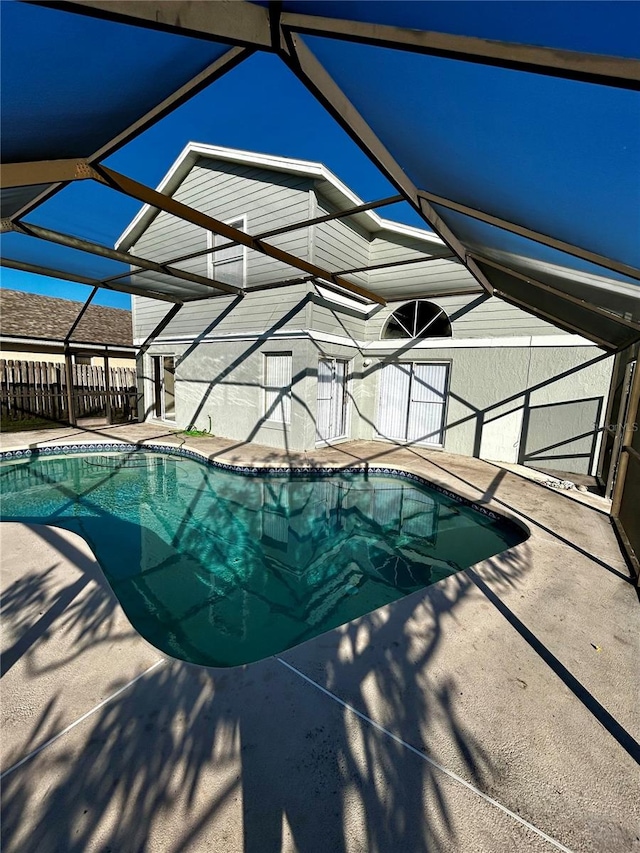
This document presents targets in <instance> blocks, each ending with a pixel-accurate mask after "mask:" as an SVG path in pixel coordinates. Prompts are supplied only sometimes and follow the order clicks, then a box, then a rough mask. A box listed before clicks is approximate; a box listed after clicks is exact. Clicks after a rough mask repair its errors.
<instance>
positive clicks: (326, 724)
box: [0, 424, 640, 853]
mask: <svg viewBox="0 0 640 853" xmlns="http://www.w3.org/2000/svg"><path fill="white" fill-rule="evenodd" d="M99 440H116V441H133V442H143V441H149V442H156V443H162V444H175V445H179V444H185V443H186V444H187V445H188V446H189V447H191V448H193V449H196V450H199V451H200V452H202V453H203V455H206V456H211V457H212V458H215V459H219V460H220V461H230V462H234V463H236V464H245V465H246V464H260V463H262V464H265V463H266V464H271V465H274V464H287V463H290V464H295V465H298V464H305V463H309V464H313V463H318V464H332V465H342V464H352V463H353V462H354V461H369V462H370V463H371V464H374V463H376V464H382V465H389V466H395V467H400V468H404V469H408V470H412V471H415V472H416V473H418V474H421V475H422V476H424V477H425V478H426V479H428V480H432V481H435V482H438V483H440V484H441V485H443V486H446V487H448V488H451V489H452V490H454V491H456V492H458V493H460V494H463V495H465V496H466V497H470V498H473V499H474V500H476V501H478V502H480V503H486V504H487V505H488V506H491V507H493V508H494V509H495V510H496V511H498V512H501V511H502V512H506V513H509V514H514V515H516V516H517V517H519V518H521V519H522V520H523V521H524V523H525V524H526V525H527V526H528V527H529V529H530V530H531V537H530V538H529V539H528V540H527V541H526V542H524V543H522V544H521V545H518V546H516V547H514V548H512V549H510V550H509V551H506V552H504V553H502V554H500V555H498V556H497V557H494V558H492V559H490V560H487V561H485V562H483V563H480V564H478V565H477V566H475V567H474V568H473V569H469V570H467V571H464V572H459V573H458V574H456V575H453V576H451V577H449V578H446V579H445V580H443V581H441V582H439V583H437V584H435V585H433V586H431V587H429V588H428V589H426V590H423V591H421V592H418V593H414V594H413V595H411V596H408V597H407V598H405V599H402V600H401V601H398V602H395V603H394V604H392V605H389V606H388V607H385V608H382V609H380V610H378V611H376V612H374V613H372V614H369V615H367V616H364V617H362V618H360V619H358V620H356V621H354V622H352V623H349V624H348V625H346V626H343V627H342V628H339V629H336V630H334V631H331V632H328V633H327V634H324V635H322V636H320V637H317V638H315V639H314V640H311V641H309V642H307V643H305V644H304V645H301V646H298V647H297V648H295V649H292V650H290V651H288V652H286V653H284V654H281V655H279V656H278V657H277V658H269V659H267V660H265V661H262V662H260V663H257V664H250V665H248V666H246V667H240V668H236V669H228V670H213V669H205V668H201V667H197V666H192V665H189V664H185V663H182V662H180V661H175V660H172V659H168V658H166V656H165V655H163V654H161V653H160V652H158V651H157V650H156V649H154V648H153V647H152V646H150V645H149V644H148V643H147V642H146V641H145V640H143V639H142V638H141V637H140V636H139V635H138V634H137V633H136V632H135V631H134V629H133V628H132V627H131V626H130V624H129V622H128V620H127V619H126V617H125V616H124V614H123V613H122V611H121V609H120V607H119V605H118V603H117V600H116V599H115V597H114V596H113V594H112V593H111V590H110V588H109V586H108V584H107V583H106V581H105V580H104V577H103V575H102V572H101V570H100V568H99V566H98V565H97V564H96V562H95V560H94V558H93V556H92V555H91V553H90V551H89V548H88V546H87V545H86V543H84V541H83V540H82V539H80V538H79V537H77V536H75V535H74V534H71V533H68V532H66V531H62V530H58V529H56V528H52V527H43V526H33V527H29V526H26V525H20V524H10V523H6V524H3V525H2V526H1V528H0V533H1V534H2V587H3V600H2V616H3V620H2V623H3V631H4V637H3V651H4V655H3V657H4V663H3V678H2V687H3V690H2V720H3V733H4V737H3V740H2V753H3V763H2V768H3V771H2V772H3V774H4V777H3V779H2V788H3V821H2V834H3V838H2V841H3V843H2V849H3V850H4V851H6V852H7V853H13V851H16V853H17V851H20V852H21V853H31V851H33V853H35V851H38V853H41V852H42V853H49V851H51V853H54V851H55V853H58V851H65V853H67V852H69V853H80V851H83V853H84V851H100V853H106V851H114V853H116V851H118V853H120V852H121V851H122V853H129V851H131V853H134V851H135V853H137V851H154V853H155V851H159V852H160V853H178V851H180V852H182V851H204V850H207V851H209V850H211V851H215V853H236V851H238V853H239V851H244V853H258V851H259V853H281V851H287V853H289V851H300V853H316V851H318V853H334V851H335V853H342V851H349V853H352V851H353V852H354V853H378V851H379V853H396V851H397V853H405V851H406V853H414V852H415V853H423V851H424V853H427V851H429V853H433V851H464V853H468V851H469V852H471V851H478V853H485V851H487V853H493V851H500V853H502V851H529V850H531V851H538V850H540V851H544V850H550V851H551V850H558V849H559V850H567V849H568V850H571V851H575V853H577V851H612V853H613V851H615V853H618V851H634V850H640V830H639V828H638V827H639V825H640V816H639V814H638V797H637V791H638V783H639V781H640V774H639V772H638V763H637V762H638V760H640V753H639V748H638V744H637V740H638V738H639V729H640V725H639V722H640V720H639V708H640V705H639V703H638V693H639V690H638V688H639V687H640V670H639V667H638V660H639V658H640V656H639V652H640V631H639V630H638V628H639V623H640V608H639V607H638V598H637V593H636V591H635V589H634V586H633V584H632V583H630V582H629V572H628V569H627V567H626V564H625V562H624V559H623V557H622V555H621V553H620V550H619V548H618V545H617V541H616V538H615V535H614V532H613V529H612V527H611V524H610V522H609V519H608V517H607V515H606V514H605V513H604V512H602V511H599V510H598V509H597V508H594V507H592V506H588V505H585V504H583V503H580V502H579V501H577V500H575V499H570V498H568V497H567V495H565V494H563V493H557V492H554V491H551V490H549V489H547V488H545V487H543V486H541V485H539V484H537V483H535V482H532V481H529V480H527V479H524V478H522V477H519V476H518V475H517V474H515V473H512V472H510V471H506V470H504V469H502V468H500V467H498V466H495V465H492V464H490V463H486V462H481V461H479V460H477V459H469V458H465V457H460V456H453V455H451V454H447V453H443V452H438V451H430V450H425V449H417V448H412V449H405V448H403V449H398V448H393V447H390V446H389V445H385V444H382V443H375V442H349V443H346V444H342V445H339V446H336V447H333V448H324V449H322V450H318V451H317V453H314V454H313V455H312V454H289V455H287V454H284V453H282V452H279V451H276V450H273V449H270V448H264V447H258V446H256V445H238V444H236V443H233V442H230V441H224V440H222V439H215V438H195V437H185V436H183V435H177V434H175V433H172V432H170V431H167V430H166V429H164V428H162V427H157V426H152V425H149V424H140V425H123V426H114V427H106V428H96V429H94V430H90V431H88V430H72V429H61V430H47V431H46V432H38V433H16V434H7V435H4V436H2V439H1V444H0V447H1V449H3V450H6V449H12V448H16V447H24V446H35V445H40V446H49V445H52V444H63V443H73V442H80V441H85V442H94V441H99ZM25 759H26V760H25Z"/></svg>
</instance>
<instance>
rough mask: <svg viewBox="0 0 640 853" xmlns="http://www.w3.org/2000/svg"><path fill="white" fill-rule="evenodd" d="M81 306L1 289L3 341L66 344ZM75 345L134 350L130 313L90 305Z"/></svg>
mask: <svg viewBox="0 0 640 853" xmlns="http://www.w3.org/2000/svg"><path fill="white" fill-rule="evenodd" d="M82 305H83V303H82V302H74V301H72V300H70V299H56V298H54V297H52V296H41V295H40V294H37V293H24V292H22V291H17V290H5V289H4V288H2V289H0V313H1V318H2V338H3V339H7V338H11V339H13V338H34V339H36V340H37V339H46V340H49V341H64V339H65V337H66V335H67V333H68V332H69V330H70V329H71V327H72V325H73V323H74V321H75V319H76V317H77V316H78V314H79V312H80V310H81V309H82ZM71 340H72V341H82V342H83V343H89V344H107V345H109V344H111V345H113V346H116V347H123V346H124V347H133V332H132V326H131V311H126V310H124V309H123V308H107V307H105V306H103V305H89V306H88V308H87V310H86V312H85V313H84V315H83V317H82V319H81V320H80V322H79V323H78V325H77V327H76V329H75V330H74V332H73V334H72V335H71Z"/></svg>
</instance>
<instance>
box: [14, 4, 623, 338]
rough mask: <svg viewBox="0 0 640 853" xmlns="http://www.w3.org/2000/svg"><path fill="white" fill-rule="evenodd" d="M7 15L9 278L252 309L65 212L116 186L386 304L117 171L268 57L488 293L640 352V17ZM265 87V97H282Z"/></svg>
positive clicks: (332, 7) (276, 11)
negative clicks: (151, 135) (60, 198)
mask: <svg viewBox="0 0 640 853" xmlns="http://www.w3.org/2000/svg"><path fill="white" fill-rule="evenodd" d="M2 17H3V21H2V24H3V26H2V33H1V37H2V40H3V42H2V50H1V52H0V56H1V58H2V65H3V68H2V72H3V73H2V89H3V91H2V109H3V146H2V157H3V169H2V193H1V196H0V202H1V207H2V217H3V219H2V230H3V231H4V232H5V233H4V239H3V252H4V257H3V260H2V263H3V264H5V265H6V266H10V267H13V268H16V269H21V270H26V271H30V272H36V273H39V274H44V275H51V276H54V277H56V278H68V279H69V280H72V281H79V282H83V283H86V284H94V285H95V284H97V285H99V286H106V287H109V288H111V289H115V290H123V291H126V292H129V293H136V292H138V293H142V294H144V295H150V296H153V297H154V298H157V299H166V300H169V301H171V302H176V303H183V302H185V301H189V300H192V299H201V298H209V297H210V296H219V295H222V294H223V293H228V292H235V293H237V294H238V295H239V296H242V295H243V293H242V292H241V291H240V290H239V289H238V288H230V287H229V286H228V285H227V286H225V285H224V284H223V283H221V282H216V281H215V280H213V279H210V278H208V277H207V276H203V275H197V274H194V273H192V272H189V271H188V270H186V269H185V268H184V266H182V267H181V266H179V265H176V263H173V264H172V263H168V265H167V263H164V264H162V265H161V264H159V263H157V262H156V261H155V260H154V259H153V258H140V257H135V258H131V257H130V256H129V255H128V253H126V252H118V251H117V250H114V249H113V248H110V247H109V246H108V245H100V244H97V243H96V242H95V240H91V239H88V238H87V233H86V231H88V230H89V229H88V228H87V229H85V233H84V234H83V235H81V234H78V233H68V231H65V227H64V220H63V219H60V218H58V217H56V215H55V210H56V205H55V202H56V198H55V194H56V193H57V192H58V191H59V190H62V192H63V194H67V196H68V195H69V194H70V197H71V198H73V199H75V200H76V203H77V204H80V203H81V200H82V199H84V201H85V204H86V207H85V208H84V210H86V216H87V220H92V219H93V217H97V218H98V219H99V217H100V216H106V215H107V214H106V213H105V211H108V208H109V204H108V201H109V199H108V198H107V196H108V195H109V193H112V192H113V191H116V192H118V193H122V194H125V195H127V196H129V197H130V198H134V199H136V200H137V201H138V202H141V203H143V204H153V205H155V206H156V207H158V208H160V209H162V210H165V211H167V212H168V213H170V214H171V215H174V216H178V217H180V218H182V219H183V220H186V221H189V222H192V223H194V224H196V225H198V226H200V227H202V228H205V229H206V230H210V231H214V232H216V233H218V234H222V235H223V236H225V237H226V238H227V239H229V240H231V239H232V240H233V241H234V242H236V243H243V241H246V242H244V244H245V245H247V247H248V250H249V251H252V252H259V253H262V254H267V255H270V256H271V257H277V258H278V259H280V260H281V261H282V262H283V263H285V264H287V265H288V266H289V267H290V268H291V269H292V271H294V272H296V271H297V272H298V274H299V272H300V271H303V272H306V274H308V275H312V276H315V277H316V278H318V277H319V278H321V279H325V280H328V281H331V282H332V283H333V284H334V285H335V286H338V287H341V288H343V289H345V290H348V291H353V290H355V291H356V292H357V293H360V295H362V296H363V297H364V298H367V299H371V300H373V301H384V298H383V297H381V296H380V294H378V293H376V292H375V291H374V290H368V289H366V288H362V287H361V286H358V284H357V282H355V281H354V279H353V277H352V276H349V275H347V274H345V275H340V274H339V273H336V272H335V271H333V270H330V269H326V268H321V267H319V266H317V265H314V264H310V263H308V262H306V261H305V260H304V259H301V258H296V257H295V256H293V255H291V254H286V253H285V255H283V253H282V252H281V251H280V252H279V253H278V250H277V249H276V248H275V247H274V246H272V245H271V244H269V242H268V239H256V238H255V237H254V236H252V235H242V234H241V233H239V232H237V231H234V230H233V229H230V228H229V227H228V226H225V225H224V223H220V222H217V221H216V220H215V219H214V218H213V217H211V216H208V215H207V214H204V213H203V212H202V211H197V210H194V209H193V208H190V207H188V206H184V205H183V206H179V205H177V204H175V203H174V200H172V199H169V198H167V197H166V196H164V195H163V193H157V192H156V191H154V190H153V189H151V188H149V187H145V186H143V185H142V184H141V183H140V182H137V181H135V180H132V179H131V178H130V177H129V176H125V175H122V174H120V173H118V172H117V171H115V170H114V169H113V168H110V167H108V166H107V165H106V164H105V160H106V159H107V158H108V157H109V156H110V155H111V154H112V153H114V152H115V151H117V150H118V149H119V148H121V147H122V146H124V145H126V144H127V143H128V142H130V141H131V140H132V139H134V137H136V136H138V135H139V134H140V133H141V132H142V131H144V130H145V129H147V128H149V127H150V126H151V125H153V124H154V123H156V122H157V121H159V120H160V119H161V118H162V117H164V116H165V115H167V113H168V112H170V111H171V110H173V109H175V108H176V107H177V106H179V105H180V104H182V103H184V101H185V100H186V99H188V98H189V97H191V96H192V95H194V94H195V93H196V92H199V91H201V90H202V89H203V88H204V87H206V86H208V85H211V84H213V85H216V81H217V80H218V78H220V77H221V76H223V75H224V74H226V73H227V72H228V71H230V70H231V69H233V68H235V67H236V66H237V65H238V64H239V63H241V62H243V61H244V60H245V59H247V58H248V57H249V56H251V55H252V54H253V53H254V52H255V51H256V50H259V51H267V52H269V53H272V54H274V55H275V56H277V57H279V59H281V60H282V62H283V63H284V64H285V65H286V66H287V67H288V68H289V70H290V71H291V73H292V74H295V76H296V77H297V78H298V79H299V80H300V81H301V82H302V83H303V84H304V85H305V86H306V87H307V89H308V90H309V91H310V92H311V93H312V94H313V95H314V96H315V97H317V98H318V99H319V100H320V102H321V103H322V104H323V105H324V106H325V107H327V109H328V110H329V111H330V112H331V114H332V115H333V116H334V118H335V119H336V121H337V122H338V123H339V124H340V125H341V126H342V127H343V129H344V130H345V131H346V132H347V133H348V134H349V135H350V136H351V138H352V139H354V140H356V142H357V143H358V144H359V145H360V147H361V148H362V150H363V151H365V153H366V154H367V155H368V156H369V158H370V159H371V160H372V161H373V162H374V163H375V164H376V165H377V166H378V167H379V168H380V170H381V172H382V173H383V174H384V175H385V176H386V177H387V178H388V180H389V181H390V183H391V184H393V185H394V186H395V188H396V189H397V191H398V192H399V193H400V194H401V195H402V197H404V199H406V200H407V201H408V202H409V203H410V204H411V205H412V206H413V208H414V210H416V211H419V212H420V213H421V215H422V216H423V218H424V219H425V221H426V222H427V223H428V224H429V226H430V227H431V228H432V229H433V230H434V231H435V232H436V233H437V234H438V235H439V236H440V237H441V238H442V240H443V241H444V243H445V244H446V246H447V247H448V248H449V250H450V251H451V252H452V253H453V254H454V255H455V256H456V257H457V258H458V260H459V262H460V263H461V264H463V265H464V266H465V267H466V269H467V270H468V271H469V273H470V274H471V275H472V276H473V277H474V278H475V279H476V281H477V282H478V283H479V284H480V285H481V286H482V287H484V288H485V290H487V291H488V292H489V293H492V294H494V295H496V296H499V297H500V298H501V299H505V300H506V301H508V302H512V303H514V304H516V305H519V306H521V307H523V308H525V309H526V310H529V311H531V312H532V313H534V314H537V315H538V316H541V317H543V318H545V319H548V320H551V321H552V322H555V323H556V324H557V325H559V326H560V327H562V328H564V329H566V330H568V331H572V332H578V333H580V334H583V335H585V336H586V337H588V338H590V339H591V340H593V341H594V342H596V343H598V344H600V345H601V346H603V347H605V348H607V349H610V350H616V349H619V348H623V347H625V346H627V345H629V344H630V343H632V342H633V341H636V340H638V339H639V338H640V239H639V237H640V170H639V169H638V163H639V162H640V95H639V92H638V90H639V89H640V41H638V38H637V33H638V32H639V31H640V4H638V3H624V2H622V3H617V2H604V3H601V2H580V3H560V2H558V3H545V2H535V3H528V2H519V3H518V13H517V14H514V9H513V4H512V3H485V2H482V0H477V2H473V3H471V2H466V3H465V2H445V3H441V2H393V3H391V2H379V3H363V2H341V3H326V2H320V1H318V2H316V0H308V2H297V0H284V2H282V3H273V4H272V3H262V2H260V3H250V2H245V0H236V2H234V3H221V2H202V3H185V2H183V0H127V1H126V2H124V1H123V0H82V2H72V1H71V0H69V2H64V3H47V4H39V3H38V4H36V3H23V2H14V3H5V4H3V10H2ZM577 20H579V23H580V25H579V26H576V21H577ZM114 57H117V61H114ZM260 82H261V81H256V85H255V86H254V87H252V89H251V90H250V91H249V92H248V94H247V97H251V98H256V97H265V98H268V97H269V93H268V92H264V91H263V89H262V86H261V85H260ZM238 108H239V109H242V108H243V105H242V104H239V105H238ZM275 120H277V119H275ZM309 132H310V133H313V132H314V128H309ZM151 144H153V145H155V141H154V142H152V143H151ZM153 154H154V156H158V152H157V150H155V149H154V151H153ZM86 187H92V188H93V189H94V190H95V192H94V193H93V194H92V193H91V192H85V188H86ZM50 200H51V201H52V202H53V208H51V206H48V202H49V201H50ZM105 202H106V203H105ZM385 203H389V202H388V200H385ZM52 210H53V211H54V212H53V213H52V212H51V211H52ZM81 221H83V220H82V219H81ZM121 227H122V226H121ZM81 230H82V229H81ZM98 231H99V229H98ZM178 264H179V262H178ZM132 267H133V270H134V272H135V274H134V275H132V274H131V272H132ZM283 283H284V280H283Z"/></svg>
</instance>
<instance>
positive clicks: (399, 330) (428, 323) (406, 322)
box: [381, 299, 451, 340]
mask: <svg viewBox="0 0 640 853" xmlns="http://www.w3.org/2000/svg"><path fill="white" fill-rule="evenodd" d="M381 337H382V340H398V339H400V338H450V337H451V323H450V322H449V318H448V317H447V315H446V313H445V311H444V309H442V308H440V307H439V306H438V305H435V304H434V303H433V302H428V301H427V300H426V299H414V300H413V301H412V302H405V304H404V305H401V306H400V308H397V309H396V310H395V311H394V312H393V314H392V315H391V316H390V317H389V319H388V320H387V322H386V324H385V326H384V328H383V329H382V335H381Z"/></svg>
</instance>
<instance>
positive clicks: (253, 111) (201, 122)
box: [2, 53, 425, 307]
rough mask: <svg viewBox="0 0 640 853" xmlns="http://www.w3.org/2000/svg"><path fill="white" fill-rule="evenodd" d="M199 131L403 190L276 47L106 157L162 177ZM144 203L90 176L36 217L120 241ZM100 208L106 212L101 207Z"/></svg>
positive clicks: (356, 186) (124, 168) (72, 293)
mask: <svg viewBox="0 0 640 853" xmlns="http://www.w3.org/2000/svg"><path fill="white" fill-rule="evenodd" d="M190 140H193V141H197V142H206V143H210V144H214V145H224V146H228V147H233V148H244V149H246V150H249V151H259V152H262V153H267V154H278V155H281V156H285V157H294V158H298V159H305V160H315V161H319V162H322V163H324V164H325V165H327V166H328V167H329V168H330V169H332V170H333V171H334V172H335V173H336V174H337V175H338V177H340V178H341V179H342V180H343V181H345V183H347V184H348V186H350V187H351V188H352V189H353V190H354V191H355V192H356V193H357V194H358V195H360V196H361V197H363V198H364V199H365V200H372V199H376V198H381V197H385V196H388V195H395V193H396V190H395V189H394V188H393V187H392V186H391V185H390V184H389V183H388V182H387V180H386V179H385V178H384V177H383V176H382V175H381V173H380V172H379V170H378V169H377V167H376V166H374V165H373V164H372V163H371V162H370V161H369V159H368V158H367V157H366V156H365V155H364V154H363V153H362V151H360V149H359V148H358V147H357V146H356V144H355V143H354V142H353V141H352V140H351V139H350V138H349V136H348V135H347V134H346V133H345V132H344V131H343V130H342V129H341V128H340V127H339V126H338V125H337V123H336V122H335V121H334V120H333V119H332V118H331V116H330V115H329V114H328V113H327V112H326V111H325V110H324V108H323V107H322V106H321V105H320V104H319V103H318V102H317V101H316V100H315V98H313V97H312V96H311V95H310V94H309V93H308V92H307V90H306V89H305V87H304V86H303V85H302V84H301V83H300V82H299V81H298V80H297V78H296V77H295V76H294V75H293V74H292V73H291V72H290V71H289V70H288V68H286V66H285V65H284V64H283V63H282V62H281V61H280V60H279V59H278V58H277V57H275V56H272V55H269V54H260V53H257V54H254V55H253V56H251V57H250V58H249V59H247V60H245V61H244V62H243V63H241V64H240V65H239V66H238V67H236V68H235V69H234V70H233V71H230V72H229V73H228V74H226V75H225V76H224V77H222V78H221V79H220V80H218V81H217V82H216V83H214V84H213V85H212V86H210V87H209V88H208V89H206V90H205V91H203V92H201V93H199V94H198V95H196V96H195V97H194V98H192V99H191V100H190V101H188V102H187V103H186V104H184V105H183V106H181V107H180V108H179V109H178V110H176V111H175V112H174V113H172V114H171V115H169V116H167V117H166V118H165V119H163V120H162V121H161V122H159V123H158V124H157V125H155V126H153V127H152V128H150V129H149V130H147V131H146V132H145V133H144V134H142V135H141V136H140V137H138V138H137V139H135V140H133V141H132V142H130V143H129V144H128V145H126V146H125V147H124V148H123V149H121V150H120V151H118V152H116V154H114V155H112V156H111V157H110V158H109V159H108V160H106V161H105V162H106V163H107V164H108V165H110V166H112V167H113V168H115V169H118V170H119V171H121V172H123V173H124V174H127V175H130V176H132V177H135V178H136V179H137V180H139V181H142V182H143V183H146V184H148V185H150V186H156V185H157V184H158V183H159V182H160V180H161V179H162V177H163V176H164V174H165V173H166V172H167V170H168V169H169V167H170V165H171V164H172V163H173V161H174V160H175V158H176V157H177V156H178V154H179V153H180V151H181V150H182V148H183V147H184V145H185V144H186V143H187V142H188V141H190ZM139 206H140V205H139V204H138V203H137V202H134V201H132V200H130V199H127V198H126V197H124V196H121V195H119V194H118V193H115V192H112V191H109V190H105V189H104V188H102V187H99V186H98V185H96V184H93V183H92V182H81V183H79V184H76V185H74V186H71V187H69V188H67V189H65V190H63V191H62V192H61V193H59V194H58V195H57V196H55V197H54V198H52V199H51V200H50V201H49V202H47V203H46V204H45V205H43V206H42V207H41V208H40V209H39V210H37V211H36V212H34V213H33V214H32V216H31V217H30V219H31V220H32V221H33V222H36V223H38V224H42V225H46V226H49V227H53V228H57V229H58V230H61V231H66V232H67V233H73V234H76V235H77V236H81V237H85V238H87V239H92V240H95V241H97V242H101V243H103V244H105V245H113V244H114V242H115V240H116V239H117V237H118V236H119V234H120V233H121V232H122V231H123V230H124V228H125V226H126V225H127V223H128V222H129V221H130V219H131V218H132V217H133V216H134V215H135V213H136V212H137V210H138V209H139ZM96 209H99V210H100V217H98V216H97V215H94V214H92V210H96ZM387 215H388V216H389V218H394V219H397V220H399V221H403V222H406V223H408V224H413V225H421V224H422V225H423V226H424V225H425V223H423V222H422V221H421V220H420V218H419V217H418V215H417V214H416V213H415V212H414V211H412V210H411V209H410V208H409V206H408V205H406V204H403V205H396V206H394V207H393V208H392V209H390V210H389V212H388V213H387ZM2 286H3V287H8V288H15V289H20V290H29V291H32V292H37V293H44V294H48V295H52V296H59V297H63V298H64V297H66V298H69V299H79V300H82V299H85V298H86V297H87V296H88V294H89V292H90V288H88V287H85V286H83V285H77V284H71V283H69V282H63V281H58V280H55V279H48V278H43V277H41V276H33V275H30V274H28V273H21V272H17V271H14V270H7V269H4V270H2ZM95 301H96V302H97V303H100V304H103V305H114V306H117V307H129V301H130V300H129V297H128V296H127V295H126V294H116V293H111V292H108V291H106V290H101V291H100V292H99V293H98V295H97V296H96V299H95Z"/></svg>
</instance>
